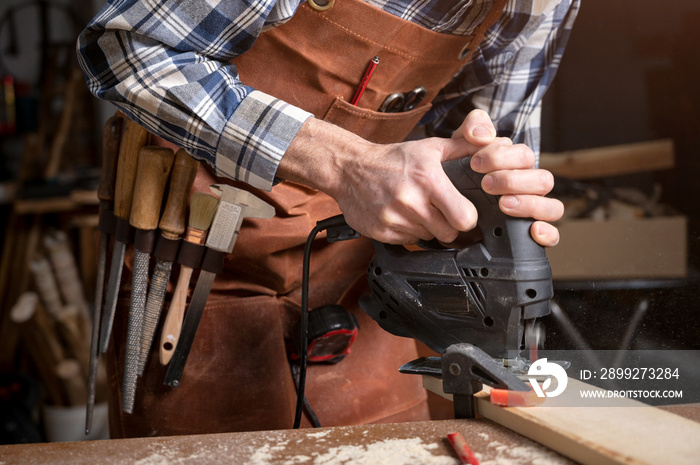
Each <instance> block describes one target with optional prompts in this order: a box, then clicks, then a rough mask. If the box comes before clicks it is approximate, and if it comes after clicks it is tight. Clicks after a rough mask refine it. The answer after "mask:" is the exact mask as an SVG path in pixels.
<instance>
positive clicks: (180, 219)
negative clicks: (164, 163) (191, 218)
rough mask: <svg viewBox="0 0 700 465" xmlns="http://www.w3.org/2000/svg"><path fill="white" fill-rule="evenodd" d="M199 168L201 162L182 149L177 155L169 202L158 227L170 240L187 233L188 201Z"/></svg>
mask: <svg viewBox="0 0 700 465" xmlns="http://www.w3.org/2000/svg"><path fill="white" fill-rule="evenodd" d="M198 167H199V162H198V161H197V160H195V159H194V158H192V157H191V156H190V155H189V154H188V153H187V152H186V151H185V150H183V149H180V150H178V151H177V153H176V154H175V163H174V165H173V175H172V176H171V179H170V190H169V191H168V200H167V201H166V203H165V211H164V212H163V216H162V217H161V219H160V223H159V225H158V227H159V228H160V230H161V232H162V233H163V236H165V237H166V238H168V239H176V238H178V237H180V236H181V235H182V233H184V232H185V223H186V217H185V212H186V210H187V200H188V199H189V196H190V189H191V188H192V184H193V183H194V178H195V176H196V175H197V168H198Z"/></svg>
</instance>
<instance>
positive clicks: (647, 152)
mask: <svg viewBox="0 0 700 465" xmlns="http://www.w3.org/2000/svg"><path fill="white" fill-rule="evenodd" d="M673 166H674V150H673V141H672V140H671V139H662V140H656V141H649V142H636V143H632V144H621V145H613V146H609V147H598V148H591V149H582V150H571V151H567V152H559V153H542V154H541V155H540V168H543V169H546V170H549V171H551V172H552V174H554V175H555V176H562V177H566V178H569V179H592V178H602V177H608V176H619V175H624V174H630V173H638V172H644V171H655V170H664V169H670V168H673Z"/></svg>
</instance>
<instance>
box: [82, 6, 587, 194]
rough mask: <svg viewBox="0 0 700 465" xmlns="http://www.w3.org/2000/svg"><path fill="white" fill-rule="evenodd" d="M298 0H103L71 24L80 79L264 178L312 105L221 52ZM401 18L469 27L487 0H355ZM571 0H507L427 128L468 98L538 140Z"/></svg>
mask: <svg viewBox="0 0 700 465" xmlns="http://www.w3.org/2000/svg"><path fill="white" fill-rule="evenodd" d="M301 1H302V0H256V1H248V0H246V1H244V0H216V1H211V0H209V1H204V0H109V1H108V2H107V4H105V6H104V7H103V8H102V9H101V11H100V12H99V13H98V14H97V15H96V16H95V17H94V18H93V20H92V21H91V22H90V24H89V25H88V26H87V28H86V29H85V30H84V31H83V32H82V33H81V35H80V37H79V39H78V44H77V50H78V61H79V63H80V66H81V67H82V69H83V71H84V72H85V75H86V79H87V83H88V87H89V89H90V91H91V92H92V93H93V94H94V95H96V96H97V97H99V98H102V99H105V100H108V101H111V102H112V103H114V104H115V105H116V106H117V107H118V108H120V109H121V110H122V111H123V112H124V113H125V114H126V115H128V116H129V117H131V118H133V119H135V120H137V121H139V122H140V123H141V124H143V125H144V126H145V127H147V128H148V129H149V130H151V131H152V132H153V133H155V134H158V135H160V136H161V137H163V138H165V139H167V140H169V141H171V142H173V143H175V144H177V145H179V146H181V147H185V148H187V149H188V150H189V151H190V153H191V154H192V155H193V156H195V157H196V158H198V159H201V160H204V161H206V162H208V163H209V164H210V165H211V166H213V167H214V168H215V169H216V173H217V174H218V175H220V176H225V177H229V178H232V179H237V180H241V181H244V182H246V183H248V184H251V185H252V186H255V187H258V188H261V189H266V190H269V189H271V187H272V186H273V184H274V182H275V172H276V170H277V166H278V164H279V162H280V160H281V159H282V156H283V155H284V153H285V151H286V149H287V147H288V146H289V144H290V143H291V141H292V139H293V138H294V137H295V135H296V134H297V132H298V131H299V129H300V128H301V125H302V124H303V123H304V121H306V119H307V118H308V117H310V116H311V115H310V114H309V113H307V112H306V111H303V110H301V109H300V108H297V107H294V106H292V105H290V104H288V103H286V102H284V101H282V100H280V99H278V98H275V97H273V96H270V95H266V94H264V93H263V92H260V91H258V90H255V89H253V88H251V87H249V86H246V85H245V83H243V82H241V81H240V80H239V78H238V73H237V71H236V68H235V66H233V65H232V64H230V60H231V59H232V58H234V57H236V56H238V55H240V54H242V53H245V52H246V51H247V50H248V49H249V48H250V47H251V46H252V45H253V43H254V41H255V38H256V37H257V36H258V35H259V34H260V33H261V32H262V31H264V30H266V29H268V28H272V27H275V26H278V25H280V24H283V23H284V22H286V21H288V20H289V19H290V18H291V17H292V16H293V15H294V12H295V11H296V9H297V7H298V6H299V4H300V3H301ZM365 1H367V2H368V3H370V4H373V5H375V6H377V7H378V8H381V9H383V10H385V11H387V12H389V13H391V14H394V15H396V16H398V17H400V18H402V19H405V20H408V21H412V22H414V23H416V24H419V25H420V26H422V27H426V28H428V29H431V30H434V31H438V32H441V33H446V34H458V35H467V34H469V33H471V32H472V30H471V27H472V26H470V25H471V24H473V23H475V22H478V21H479V20H480V19H483V18H484V17H485V15H486V13H487V11H488V9H489V8H490V6H491V4H492V0H431V1H428V0H365ZM579 2H580V0H510V1H509V2H508V3H507V6H506V8H505V10H504V12H503V15H502V16H501V17H500V19H499V20H498V21H497V23H496V24H495V25H494V26H493V27H491V28H490V29H489V31H488V32H487V34H486V37H485V40H484V42H483V43H482V44H481V46H480V48H479V50H477V51H476V52H474V53H473V55H472V58H471V59H470V61H469V63H468V64H467V65H466V66H465V67H464V68H463V69H462V70H461V71H460V72H459V73H458V74H457V75H456V76H455V77H454V79H453V80H452V81H451V82H450V83H449V84H448V85H447V86H446V87H445V88H444V89H443V90H442V91H441V92H440V94H439V95H438V97H437V98H436V99H435V100H434V101H433V108H432V109H431V111H430V112H429V113H428V114H427V115H426V116H425V117H424V118H423V120H422V121H421V124H425V125H426V126H427V128H428V131H429V133H431V134H437V135H444V136H447V135H449V134H450V133H451V132H452V131H454V129H455V128H457V127H458V126H459V124H460V123H461V121H462V120H463V118H464V116H465V115H466V114H467V113H468V112H469V111H470V110H471V109H474V108H481V109H483V110H486V111H487V112H488V113H489V114H490V115H491V118H492V119H493V121H494V123H495V124H496V128H497V129H498V132H499V135H502V136H505V137H510V138H512V139H513V140H514V141H515V142H523V143H526V144H528V145H529V146H530V147H532V148H533V149H534V150H535V151H536V152H538V151H539V143H540V135H539V132H540V123H539V121H540V109H541V100H542V97H543V95H544V92H545V90H546V89H547V87H548V86H549V84H550V83H551V82H552V79H553V78H554V75H555V73H556V69H557V67H558V65H559V62H560V60H561V56H562V53H563V51H564V47H565V45H566V42H567V39H568V36H569V33H570V31H571V27H572V26H573V22H574V19H575V17H576V13H577V12H578V8H579Z"/></svg>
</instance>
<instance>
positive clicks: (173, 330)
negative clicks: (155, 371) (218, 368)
mask: <svg viewBox="0 0 700 465" xmlns="http://www.w3.org/2000/svg"><path fill="white" fill-rule="evenodd" d="M192 271H193V270H192V268H190V267H189V266H184V265H183V266H181V267H180V276H178V278H177V284H176V285H175V292H174V294H173V300H172V301H171V302H170V307H169V308H168V314H167V315H166V317H165V321H164V322H163V331H162V333H161V337H160V353H159V354H160V363H161V364H162V365H167V364H168V363H170V359H171V358H172V357H173V353H174V352H175V347H176V346H177V341H178V339H179V337H180V330H181V329H182V320H184V319H185V307H187V291H188V290H189V287H190V279H191V278H192Z"/></svg>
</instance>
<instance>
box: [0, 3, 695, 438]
mask: <svg viewBox="0 0 700 465" xmlns="http://www.w3.org/2000/svg"><path fill="white" fill-rule="evenodd" d="M101 3H102V2H101V1H98V0H3V1H2V3H0V83H1V84H0V86H1V87H0V89H1V92H0V247H2V248H1V249H0V250H1V252H0V444H6V443H19V442H41V441H47V440H61V436H60V434H59V433H66V431H65V430H66V428H65V426H61V427H59V428H58V429H59V430H60V431H59V432H56V431H55V428H54V429H53V431H52V430H51V429H52V428H51V425H50V424H49V423H51V422H52V421H53V420H52V419H51V418H53V417H51V415H52V413H51V411H52V410H56V409H63V410H64V411H66V412H67V411H69V410H70V409H69V408H70V407H74V408H75V411H77V412H78V413H77V414H78V415H80V414H82V413H83V412H84V402H85V375H86V364H87V361H86V360H87V355H88V345H89V339H90V337H89V334H90V332H89V331H90V307H91V306H90V304H89V303H90V302H91V299H92V293H93V289H94V269H95V264H96V243H97V232H96V226H97V207H98V201H97V197H96V186H97V182H98V180H99V173H100V147H101V132H102V126H103V124H104V121H106V119H107V118H108V117H109V116H110V115H111V113H112V112H113V111H114V109H113V108H112V107H111V106H110V105H107V104H104V103H100V102H97V101H96V99H94V98H93V97H92V96H91V95H90V94H89V93H88V92H87V88H86V86H85V82H84V80H83V77H82V74H81V73H80V72H79V70H78V68H77V64H76V57H75V40H76V37H77V34H78V33H79V31H80V30H81V29H82V27H83V26H84V25H85V24H87V22H88V20H89V19H90V18H91V17H92V15H93V14H94V13H95V12H96V11H97V10H98V8H99V7H100V5H101ZM697 24H700V3H698V2H697V0H674V1H673V2H665V3H663V4H661V3H659V2H653V1H650V0H617V1H614V2H610V1H607V0H584V1H583V6H582V10H581V12H580V15H579V18H578V20H577V24H576V27H575V28H574V31H573V34H572V37H571V40H570V43H569V47H568V50H567V53H566V54H565V57H564V60H563V62H562V64H561V68H560V72H559V74H558V77H557V78H556V80H555V83H554V85H553V87H552V88H551V89H550V91H549V93H548V95H547V97H546V99H545V104H544V108H543V116H542V118H543V134H542V136H543V143H542V152H543V155H542V166H543V167H546V168H548V169H550V170H552V171H553V172H554V173H555V174H556V177H557V188H556V191H555V192H554V193H553V194H552V195H554V196H557V197H559V198H561V199H562V200H564V201H565V202H566V204H567V216H566V218H565V219H564V220H563V221H562V222H561V224H560V227H561V231H562V242H561V244H560V245H559V246H558V247H556V248H554V249H552V250H550V251H549V252H548V255H549V257H550V260H551V262H552V267H553V270H554V282H555V293H556V297H555V302H554V304H553V316H551V317H549V318H548V319H547V321H546V326H547V338H548V339H547V341H546V342H545V346H546V347H547V348H553V349H569V348H574V349H575V348H581V347H582V345H584V346H587V347H590V348H593V349H619V348H624V349H628V348H632V349H685V350H687V349H693V350H698V349H700V338H698V334H700V316H698V310H699V308H700V293H699V292H698V291H699V289H698V283H699V282H700V281H699V280H698V275H697V271H696V270H697V268H698V264H699V262H700V201H698V199H699V198H700V182H698V179H699V178H700V147H698V142H697V139H698V138H697V134H698V133H700V86H699V85H698V83H700V53H699V52H698V50H697V44H698V43H700V28H698V27H697ZM102 373H104V370H102ZM104 395H105V394H104V392H99V393H98V396H101V400H104ZM74 423H75V424H76V429H77V431H78V434H81V433H82V427H83V424H82V420H78V421H74ZM93 430H94V431H95V434H96V435H98V436H99V435H100V434H104V431H100V429H99V428H93Z"/></svg>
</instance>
